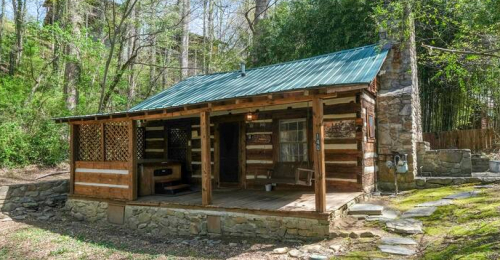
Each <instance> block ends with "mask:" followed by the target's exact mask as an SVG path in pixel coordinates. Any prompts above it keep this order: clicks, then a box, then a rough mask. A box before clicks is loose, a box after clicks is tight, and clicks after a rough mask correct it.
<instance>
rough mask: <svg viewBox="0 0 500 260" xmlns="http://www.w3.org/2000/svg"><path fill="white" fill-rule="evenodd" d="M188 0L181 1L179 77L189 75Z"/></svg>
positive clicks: (182, 77)
mask: <svg viewBox="0 0 500 260" xmlns="http://www.w3.org/2000/svg"><path fill="white" fill-rule="evenodd" d="M189 1H190V0H182V1H181V5H182V6H181V11H182V15H181V19H182V36H181V57H180V58H181V62H180V64H181V79H184V78H187V77H188V76H189V69H188V67H189V22H190V17H191V16H190V12H191V11H190V4H189Z"/></svg>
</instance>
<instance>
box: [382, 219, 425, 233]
mask: <svg viewBox="0 0 500 260" xmlns="http://www.w3.org/2000/svg"><path fill="white" fill-rule="evenodd" d="M385 226H386V227H387V229H388V230H389V231H391V232H395V233H399V234H421V233H424V231H423V225H422V221H419V220H416V219H412V218H404V219H396V220H391V221H388V222H386V223H385Z"/></svg>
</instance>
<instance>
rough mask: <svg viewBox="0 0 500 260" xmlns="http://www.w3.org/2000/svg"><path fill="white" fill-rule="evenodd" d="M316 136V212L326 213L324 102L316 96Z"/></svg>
mask: <svg viewBox="0 0 500 260" xmlns="http://www.w3.org/2000/svg"><path fill="white" fill-rule="evenodd" d="M312 110H313V135H314V153H313V154H314V193H315V195H316V211H317V212H319V213H324V212H326V179H325V147H324V134H325V130H324V126H323V101H322V100H321V99H320V98H319V97H317V96H315V97H314V98H313V103H312Z"/></svg>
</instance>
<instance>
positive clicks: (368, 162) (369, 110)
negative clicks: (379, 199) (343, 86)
mask: <svg viewBox="0 0 500 260" xmlns="http://www.w3.org/2000/svg"><path fill="white" fill-rule="evenodd" d="M360 97H361V107H362V109H361V118H362V120H363V124H362V135H363V143H362V146H363V150H362V151H363V157H362V167H361V170H362V175H361V176H362V178H361V183H362V187H363V190H364V191H366V192H371V191H373V190H374V189H375V178H376V174H377V170H378V168H377V146H376V138H375V137H376V135H375V137H373V138H370V136H369V133H368V131H369V128H368V115H373V116H374V121H373V122H376V115H375V97H374V96H373V95H372V94H370V93H369V92H368V91H364V92H363V93H362V94H361V96H360ZM372 127H375V125H373V126H372Z"/></svg>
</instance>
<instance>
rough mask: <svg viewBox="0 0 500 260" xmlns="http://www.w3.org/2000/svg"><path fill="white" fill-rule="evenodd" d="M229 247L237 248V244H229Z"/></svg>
mask: <svg viewBox="0 0 500 260" xmlns="http://www.w3.org/2000/svg"><path fill="white" fill-rule="evenodd" d="M229 246H230V247H235V246H238V244H237V243H229Z"/></svg>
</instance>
